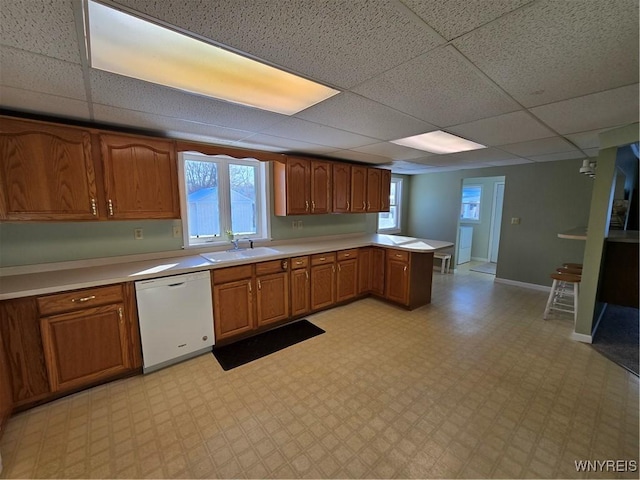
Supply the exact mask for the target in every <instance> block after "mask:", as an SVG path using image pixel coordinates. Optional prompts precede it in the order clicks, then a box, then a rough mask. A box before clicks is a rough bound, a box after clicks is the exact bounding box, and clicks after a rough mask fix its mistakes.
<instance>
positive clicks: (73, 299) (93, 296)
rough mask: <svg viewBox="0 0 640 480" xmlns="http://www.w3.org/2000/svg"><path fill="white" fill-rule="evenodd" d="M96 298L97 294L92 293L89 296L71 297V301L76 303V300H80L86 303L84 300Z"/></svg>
mask: <svg viewBox="0 0 640 480" xmlns="http://www.w3.org/2000/svg"><path fill="white" fill-rule="evenodd" d="M94 298H96V296H95V295H90V296H88V297H82V298H72V299H71V301H72V302H73V303H76V302H78V303H84V302H88V301H89V300H93V299H94Z"/></svg>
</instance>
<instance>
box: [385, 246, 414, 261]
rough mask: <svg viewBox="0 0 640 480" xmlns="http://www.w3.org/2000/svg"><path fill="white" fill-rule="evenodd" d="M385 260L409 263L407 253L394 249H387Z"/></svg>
mask: <svg viewBox="0 0 640 480" xmlns="http://www.w3.org/2000/svg"><path fill="white" fill-rule="evenodd" d="M387 258H388V259H393V260H399V261H401V262H408V261H409V252H407V251H404V250H394V249H391V248H389V249H387Z"/></svg>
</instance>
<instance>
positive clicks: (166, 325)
mask: <svg viewBox="0 0 640 480" xmlns="http://www.w3.org/2000/svg"><path fill="white" fill-rule="evenodd" d="M135 285H136V298H137V303H138V319H139V322H140V337H141V340H142V360H143V372H144V373H149V372H152V371H154V370H158V369H160V368H163V367H166V366H168V365H171V364H173V363H177V362H180V361H182V360H186V359H187V358H191V357H195V356H197V355H200V354H203V353H206V352H211V350H212V347H213V345H214V343H215V339H214V333H213V305H212V300H211V280H210V276H209V272H208V271H207V272H197V273H188V274H185V275H175V276H173V277H164V278H157V279H153V280H142V281H138V282H135Z"/></svg>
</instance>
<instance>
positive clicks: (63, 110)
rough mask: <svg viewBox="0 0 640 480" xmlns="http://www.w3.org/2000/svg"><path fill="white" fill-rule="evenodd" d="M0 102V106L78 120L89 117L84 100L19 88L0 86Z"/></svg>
mask: <svg viewBox="0 0 640 480" xmlns="http://www.w3.org/2000/svg"><path fill="white" fill-rule="evenodd" d="M0 104H1V105H2V108H7V109H10V110H19V111H21V112H28V113H38V114H41V115H53V116H56V117H66V118H72V119H79V120H90V118H91V117H90V114H89V105H88V104H87V102H85V101H82V100H74V99H73V98H66V97H58V96H55V95H48V94H46V93H38V92H33V91H30V90H22V89H20V88H12V87H2V88H1V89H0Z"/></svg>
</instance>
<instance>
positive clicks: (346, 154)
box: [327, 150, 391, 165]
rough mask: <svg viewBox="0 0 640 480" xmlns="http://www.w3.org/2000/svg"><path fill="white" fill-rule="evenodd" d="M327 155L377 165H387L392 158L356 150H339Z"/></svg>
mask: <svg viewBox="0 0 640 480" xmlns="http://www.w3.org/2000/svg"><path fill="white" fill-rule="evenodd" d="M327 156H328V157H332V158H340V159H342V160H353V161H355V162H363V163H370V164H375V165H386V164H390V163H391V159H390V158H387V157H381V156H379V155H371V154H367V153H362V152H356V151H355V150H338V151H336V152H331V153H328V154H327Z"/></svg>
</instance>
